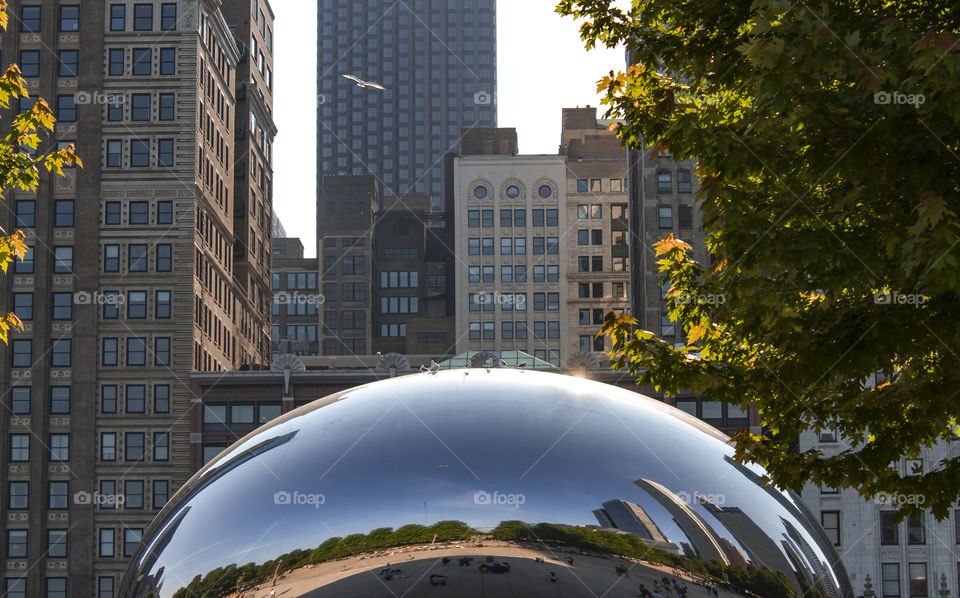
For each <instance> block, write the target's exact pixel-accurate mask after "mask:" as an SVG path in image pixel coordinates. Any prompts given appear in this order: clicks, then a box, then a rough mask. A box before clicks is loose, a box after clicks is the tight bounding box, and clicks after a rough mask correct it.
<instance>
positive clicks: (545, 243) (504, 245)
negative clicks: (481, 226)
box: [467, 237, 560, 255]
mask: <svg viewBox="0 0 960 598" xmlns="http://www.w3.org/2000/svg"><path fill="white" fill-rule="evenodd" d="M493 249H494V239H493V237H483V238H477V237H471V238H469V239H467V253H469V254H470V255H494V251H493ZM526 253H527V238H526V237H516V238H510V237H503V238H501V239H500V255H526ZM533 253H534V255H541V254H545V253H546V254H557V253H560V239H559V238H558V237H533Z"/></svg>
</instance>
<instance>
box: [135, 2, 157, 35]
mask: <svg viewBox="0 0 960 598" xmlns="http://www.w3.org/2000/svg"><path fill="white" fill-rule="evenodd" d="M133 30H134V31H152V30H153V4H134V5H133Z"/></svg>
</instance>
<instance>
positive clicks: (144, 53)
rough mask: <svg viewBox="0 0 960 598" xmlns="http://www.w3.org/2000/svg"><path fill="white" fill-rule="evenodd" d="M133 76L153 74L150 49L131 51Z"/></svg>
mask: <svg viewBox="0 0 960 598" xmlns="http://www.w3.org/2000/svg"><path fill="white" fill-rule="evenodd" d="M121 74H122V73H121ZM133 74H134V75H137V76H150V75H151V74H153V49H152V48H134V49H133Z"/></svg>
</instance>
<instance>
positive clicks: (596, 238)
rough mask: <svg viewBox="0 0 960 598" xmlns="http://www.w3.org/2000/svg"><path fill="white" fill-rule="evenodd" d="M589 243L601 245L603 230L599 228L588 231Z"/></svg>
mask: <svg viewBox="0 0 960 598" xmlns="http://www.w3.org/2000/svg"><path fill="white" fill-rule="evenodd" d="M590 244H591V245H603V231H602V230H600V229H596V230H591V231H590Z"/></svg>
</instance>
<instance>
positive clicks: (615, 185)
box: [610, 179, 623, 193]
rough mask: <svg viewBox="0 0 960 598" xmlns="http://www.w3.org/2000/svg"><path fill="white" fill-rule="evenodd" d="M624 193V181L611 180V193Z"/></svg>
mask: <svg viewBox="0 0 960 598" xmlns="http://www.w3.org/2000/svg"><path fill="white" fill-rule="evenodd" d="M622 191H623V180H621V179H610V192H611V193H621V192H622Z"/></svg>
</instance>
